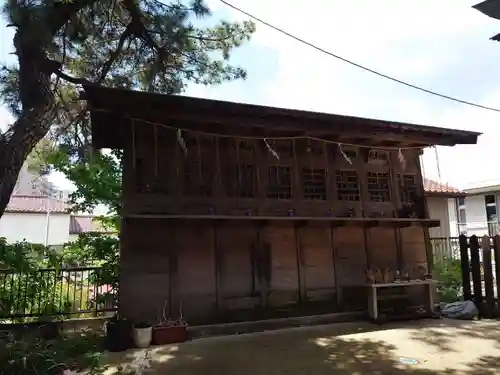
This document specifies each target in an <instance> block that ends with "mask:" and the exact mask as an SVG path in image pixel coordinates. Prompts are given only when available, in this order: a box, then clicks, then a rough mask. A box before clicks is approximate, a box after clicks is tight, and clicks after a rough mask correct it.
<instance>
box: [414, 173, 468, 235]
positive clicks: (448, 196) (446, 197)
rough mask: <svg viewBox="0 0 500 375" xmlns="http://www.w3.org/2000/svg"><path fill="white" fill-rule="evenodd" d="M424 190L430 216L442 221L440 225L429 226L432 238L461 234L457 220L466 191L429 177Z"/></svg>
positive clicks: (425, 180) (425, 181)
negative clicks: (435, 226)
mask: <svg viewBox="0 0 500 375" xmlns="http://www.w3.org/2000/svg"><path fill="white" fill-rule="evenodd" d="M424 190H425V195H426V197H427V207H428V210H429V217H430V218H431V219H438V220H439V221H440V222H441V226H440V227H437V228H429V234H430V236H431V238H437V237H458V236H459V235H460V230H459V227H458V220H457V217H458V216H459V215H460V212H459V205H458V204H459V203H460V202H463V200H464V198H465V195H466V193H465V192H463V191H460V190H459V189H457V188H454V187H452V186H449V185H448V184H443V183H440V182H437V181H433V180H429V179H424Z"/></svg>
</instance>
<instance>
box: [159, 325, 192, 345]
mask: <svg viewBox="0 0 500 375" xmlns="http://www.w3.org/2000/svg"><path fill="white" fill-rule="evenodd" d="M186 340H187V324H180V325H159V326H156V327H155V328H154V329H153V344H154V345H168V344H175V343H178V342H184V341H186Z"/></svg>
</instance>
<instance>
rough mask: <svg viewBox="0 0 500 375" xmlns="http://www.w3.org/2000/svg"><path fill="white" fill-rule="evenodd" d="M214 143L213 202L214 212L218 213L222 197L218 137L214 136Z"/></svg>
mask: <svg viewBox="0 0 500 375" xmlns="http://www.w3.org/2000/svg"><path fill="white" fill-rule="evenodd" d="M214 142H215V164H216V165H215V174H216V176H215V179H214V181H215V188H214V192H215V201H216V207H215V209H216V212H220V211H221V209H222V201H223V199H224V197H223V183H222V168H221V164H220V148H219V137H218V136H214Z"/></svg>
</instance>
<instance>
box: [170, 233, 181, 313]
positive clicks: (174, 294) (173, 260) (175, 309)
mask: <svg viewBox="0 0 500 375" xmlns="http://www.w3.org/2000/svg"><path fill="white" fill-rule="evenodd" d="M177 243H178V241H175V244H176V245H177ZM168 268H169V270H168V275H169V283H168V284H169V293H168V315H169V317H171V318H174V319H175V318H177V317H178V315H179V313H180V311H179V309H180V306H181V301H180V296H179V249H178V247H177V246H170V248H169V257H168Z"/></svg>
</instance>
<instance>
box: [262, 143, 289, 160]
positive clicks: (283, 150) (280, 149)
mask: <svg viewBox="0 0 500 375" xmlns="http://www.w3.org/2000/svg"><path fill="white" fill-rule="evenodd" d="M268 142H269V141H268ZM269 144H270V146H271V147H272V149H273V150H274V151H276V153H277V154H278V156H279V157H280V158H282V157H293V142H292V141H289V140H277V141H275V142H274V143H271V142H269ZM270 157H272V158H273V157H274V156H272V155H270Z"/></svg>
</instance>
